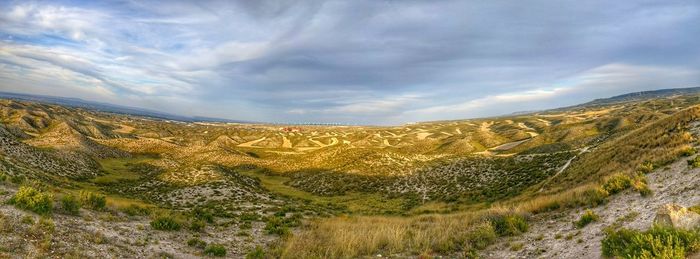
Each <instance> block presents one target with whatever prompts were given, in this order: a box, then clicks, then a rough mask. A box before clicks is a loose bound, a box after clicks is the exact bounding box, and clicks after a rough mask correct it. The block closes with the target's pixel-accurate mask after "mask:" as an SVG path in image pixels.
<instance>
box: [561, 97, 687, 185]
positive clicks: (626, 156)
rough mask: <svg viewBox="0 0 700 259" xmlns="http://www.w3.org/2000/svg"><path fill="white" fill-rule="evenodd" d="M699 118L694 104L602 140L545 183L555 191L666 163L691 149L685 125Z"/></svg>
mask: <svg viewBox="0 0 700 259" xmlns="http://www.w3.org/2000/svg"><path fill="white" fill-rule="evenodd" d="M698 118H700V107H699V106H693V107H690V108H688V109H685V110H683V111H680V112H678V113H676V114H673V115H672V116H669V117H666V118H663V119H660V120H658V121H656V122H653V123H651V124H648V125H646V126H644V127H641V128H639V129H637V130H634V131H631V132H630V133H628V134H626V135H623V136H621V137H619V138H617V139H615V140H613V141H609V142H605V143H604V144H602V145H600V146H599V147H597V148H595V150H593V151H592V152H589V153H586V154H583V155H581V157H580V159H579V160H578V161H575V162H574V163H572V164H571V167H569V168H568V169H567V170H566V171H564V172H563V173H562V174H561V175H560V176H559V177H557V178H556V179H553V181H552V184H550V185H548V186H551V187H552V188H557V189H553V190H554V191H556V190H565V189H568V188H571V187H574V186H578V185H581V184H584V183H588V182H594V181H597V180H598V179H601V178H603V177H605V176H608V175H611V174H613V173H618V172H620V173H626V174H632V173H634V172H635V171H636V170H638V169H639V167H640V165H645V164H648V163H649V162H651V163H652V164H654V165H657V166H658V165H665V164H668V163H669V162H672V161H674V160H676V159H677V158H678V157H679V156H681V155H682V154H683V153H684V152H685V151H687V150H688V149H689V148H690V143H691V142H692V141H693V140H694V139H693V137H692V135H691V134H690V132H688V127H689V126H690V123H691V122H693V121H695V120H697V119H698Z"/></svg>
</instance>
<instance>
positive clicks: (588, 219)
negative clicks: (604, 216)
mask: <svg viewBox="0 0 700 259" xmlns="http://www.w3.org/2000/svg"><path fill="white" fill-rule="evenodd" d="M599 219H600V217H598V215H597V214H595V212H593V211H592V210H586V212H584V213H583V215H581V218H580V219H579V220H578V221H575V222H574V225H575V226H576V227H577V228H583V227H585V226H586V225H588V224H591V223H592V222H594V221H598V220H599Z"/></svg>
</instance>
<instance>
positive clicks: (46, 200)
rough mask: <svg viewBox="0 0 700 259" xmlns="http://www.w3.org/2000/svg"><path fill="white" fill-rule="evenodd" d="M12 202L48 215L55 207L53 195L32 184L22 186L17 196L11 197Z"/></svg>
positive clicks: (21, 207)
mask: <svg viewBox="0 0 700 259" xmlns="http://www.w3.org/2000/svg"><path fill="white" fill-rule="evenodd" d="M10 203H11V204H14V205H15V206H16V207H18V208H20V209H25V210H29V211H32V212H34V213H37V214H40V215H48V214H51V211H52V209H53V196H52V195H51V194H50V193H45V192H40V191H38V190H37V189H34V188H33V187H30V186H21V187H19V190H18V191H17V193H15V196H14V197H12V199H10Z"/></svg>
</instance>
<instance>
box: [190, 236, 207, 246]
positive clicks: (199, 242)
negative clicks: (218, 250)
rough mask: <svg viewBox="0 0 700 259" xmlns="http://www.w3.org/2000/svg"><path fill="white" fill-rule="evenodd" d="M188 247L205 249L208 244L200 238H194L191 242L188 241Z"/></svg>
mask: <svg viewBox="0 0 700 259" xmlns="http://www.w3.org/2000/svg"><path fill="white" fill-rule="evenodd" d="M187 245H188V246H190V247H195V248H199V249H204V248H205V247H206V246H207V242H204V241H202V240H201V239H199V238H196V237H193V238H190V240H187Z"/></svg>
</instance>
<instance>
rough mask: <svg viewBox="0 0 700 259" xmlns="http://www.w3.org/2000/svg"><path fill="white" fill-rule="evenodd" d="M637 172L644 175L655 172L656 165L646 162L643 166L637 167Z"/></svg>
mask: <svg viewBox="0 0 700 259" xmlns="http://www.w3.org/2000/svg"><path fill="white" fill-rule="evenodd" d="M637 171H639V172H640V173H642V174H648V173H651V172H652V171H654V164H653V163H652V162H649V161H647V162H644V163H642V164H641V165H639V166H638V167H637Z"/></svg>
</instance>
